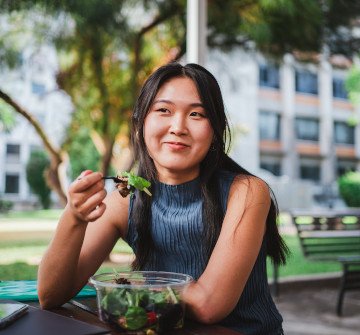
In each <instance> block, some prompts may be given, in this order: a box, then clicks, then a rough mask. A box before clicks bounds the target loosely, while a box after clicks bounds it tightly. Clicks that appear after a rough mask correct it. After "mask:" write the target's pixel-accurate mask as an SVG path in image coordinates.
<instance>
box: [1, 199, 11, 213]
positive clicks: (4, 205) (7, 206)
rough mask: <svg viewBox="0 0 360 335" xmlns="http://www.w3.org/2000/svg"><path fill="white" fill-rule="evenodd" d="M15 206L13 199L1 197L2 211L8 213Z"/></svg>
mask: <svg viewBox="0 0 360 335" xmlns="http://www.w3.org/2000/svg"><path fill="white" fill-rule="evenodd" d="M13 206H14V204H13V203H12V202H11V201H9V200H3V199H0V213H7V212H8V211H9V210H11V209H12V208H13Z"/></svg>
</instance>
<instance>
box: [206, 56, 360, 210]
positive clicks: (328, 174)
mask: <svg viewBox="0 0 360 335" xmlns="http://www.w3.org/2000/svg"><path fill="white" fill-rule="evenodd" d="M351 65H352V63H351V61H350V60H348V59H346V58H345V57H343V56H333V57H331V58H330V59H324V58H322V57H321V55H320V56H319V57H318V58H317V59H315V60H311V61H309V60H308V61H306V62H305V61H300V60H299V58H296V57H294V56H293V55H286V56H285V57H284V58H283V59H282V60H281V61H280V62H277V63H275V62H274V61H271V60H270V59H267V58H265V57H264V56H263V55H260V54H259V53H257V52H256V51H251V50H247V51H243V50H236V51H233V52H230V53H229V54H226V55H225V54H222V53H220V52H213V53H211V54H210V55H209V62H208V66H209V68H210V69H211V70H212V72H213V73H214V74H215V76H216V77H217V78H218V79H219V83H220V86H221V87H222V90H223V92H224V101H225V105H226V107H227V111H228V115H229V118H230V120H231V123H232V125H233V127H235V129H236V126H237V125H238V124H242V125H243V128H245V129H246V131H245V132H243V133H242V134H240V135H239V136H235V140H236V141H235V143H234V146H233V149H232V151H231V154H232V156H233V158H234V159H235V160H236V161H238V162H239V163H240V164H241V165H242V166H244V167H245V168H248V169H249V170H250V171H252V172H254V173H256V174H258V175H261V176H262V175H264V174H263V172H264V171H268V172H270V173H271V175H273V176H277V177H278V178H270V184H273V185H274V189H275V190H277V191H278V196H279V197H280V198H281V199H282V204H283V206H282V207H283V208H291V207H309V206H313V205H314V199H313V198H314V195H316V194H319V193H321V192H323V191H324V190H325V189H327V190H328V189H329V187H331V190H334V189H335V192H336V183H335V181H336V179H337V178H338V177H339V176H340V175H342V174H343V173H344V172H346V171H349V170H357V169H359V168H360V165H359V163H360V125H358V124H356V123H351V122H350V120H354V119H356V118H357V115H360V114H359V110H358V109H356V108H355V107H354V106H353V105H352V104H351V103H350V101H349V100H348V96H347V92H346V90H345V80H346V75H347V73H348V71H349V68H350V66H351ZM266 177H268V176H265V178H266ZM334 186H335V187H334ZM275 193H276V192H275Z"/></svg>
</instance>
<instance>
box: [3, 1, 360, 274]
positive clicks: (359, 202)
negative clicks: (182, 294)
mask: <svg viewBox="0 0 360 335" xmlns="http://www.w3.org/2000/svg"><path fill="white" fill-rule="evenodd" d="M359 51H360V3H359V2H357V1H340V0H339V1H334V0H272V1H269V0H227V1H222V0H209V1H205V0H188V1H186V0H171V1H166V0H142V1H140V0H123V1H120V0H76V1H74V0H59V1H48V0H0V280H11V279H36V270H37V264H38V262H39V260H40V258H41V255H42V253H43V252H44V250H45V249H46V245H47V244H48V242H49V240H50V238H51V236H52V233H53V231H54V229H55V227H56V222H57V220H58V218H59V216H60V213H61V209H62V208H63V206H64V205H65V203H66V190H67V188H68V185H69V183H70V182H71V181H72V180H73V179H74V178H76V176H78V175H79V174H80V173H81V171H83V170H85V169H92V170H99V171H101V172H102V173H104V174H116V173H117V172H120V171H126V170H130V169H131V168H133V166H134V161H133V159H132V152H131V149H130V148H129V136H130V133H129V120H130V117H131V111H132V107H133V105H134V101H135V99H136V97H137V94H138V92H139V88H140V87H141V85H142V83H143V82H144V80H145V79H146V78H147V76H148V75H149V74H150V73H151V72H152V71H153V70H154V69H155V68H157V67H159V66H161V65H163V64H166V63H167V62H170V61H173V60H177V61H179V62H181V63H184V64H185V63H188V62H196V63H199V64H202V65H204V66H205V67H206V68H207V69H208V70H210V71H211V72H212V73H213V74H214V75H215V77H216V78H217V79H218V81H219V84H220V86H221V88H222V92H223V95H224V102H225V106H226V112H227V114H228V117H229V120H230V126H231V131H232V142H231V144H230V143H229V150H230V155H231V157H233V158H234V159H235V160H236V161H237V162H239V163H240V164H241V165H242V166H243V167H245V168H247V169H249V170H250V171H251V172H253V173H254V174H256V175H259V176H260V177H262V178H263V179H265V180H266V181H267V182H268V183H269V184H270V186H271V187H272V189H273V190H274V192H275V195H276V196H277V199H278V203H279V207H280V210H281V215H280V219H279V223H280V227H281V229H282V230H281V232H282V234H283V235H284V238H285V239H286V241H287V243H288V244H289V246H290V248H291V250H292V257H291V259H290V261H289V264H288V265H287V266H286V267H284V268H282V269H281V270H280V276H282V277H287V276H294V275H303V274H314V273H321V274H323V273H333V272H336V273H337V272H338V271H340V265H339V264H338V263H337V262H335V263H331V262H330V263H324V264H319V263H317V264H314V263H309V262H306V261H305V260H304V258H303V256H302V254H301V250H300V246H299V243H298V240H297V238H296V236H295V234H294V228H293V227H292V226H291V222H290V218H289V215H288V212H289V211H290V210H292V209H294V208H303V209H314V208H323V209H324V208H347V207H360V173H359V172H358V171H359V169H360V124H359V120H360V114H359V113H360V107H359V102H360V62H359ZM108 187H109V189H111V188H112V185H111V184H110V185H108ZM131 259H132V252H131V250H130V249H129V247H128V246H127V245H126V244H125V243H124V242H122V241H120V242H119V243H118V244H117V245H116V247H115V249H114V251H113V253H112V255H110V258H109V260H108V262H107V263H106V264H104V266H105V267H107V268H112V267H128V264H129V261H131ZM269 276H271V267H270V268H269Z"/></svg>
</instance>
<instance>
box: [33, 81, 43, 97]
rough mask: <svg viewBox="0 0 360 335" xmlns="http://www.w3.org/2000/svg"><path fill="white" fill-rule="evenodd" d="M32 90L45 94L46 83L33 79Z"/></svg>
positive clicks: (34, 92)
mask: <svg viewBox="0 0 360 335" xmlns="http://www.w3.org/2000/svg"><path fill="white" fill-rule="evenodd" d="M31 92H32V93H33V94H36V95H44V94H45V85H43V84H40V83H36V82H34V81H33V82H32V83H31Z"/></svg>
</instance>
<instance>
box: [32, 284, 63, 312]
mask: <svg viewBox="0 0 360 335" xmlns="http://www.w3.org/2000/svg"><path fill="white" fill-rule="evenodd" d="M38 298H39V304H40V307H41V309H53V308H57V307H60V306H61V305H63V304H64V303H65V302H66V301H67V300H66V297H65V295H64V294H62V293H60V291H57V290H53V289H51V288H48V289H46V288H42V287H38Z"/></svg>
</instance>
